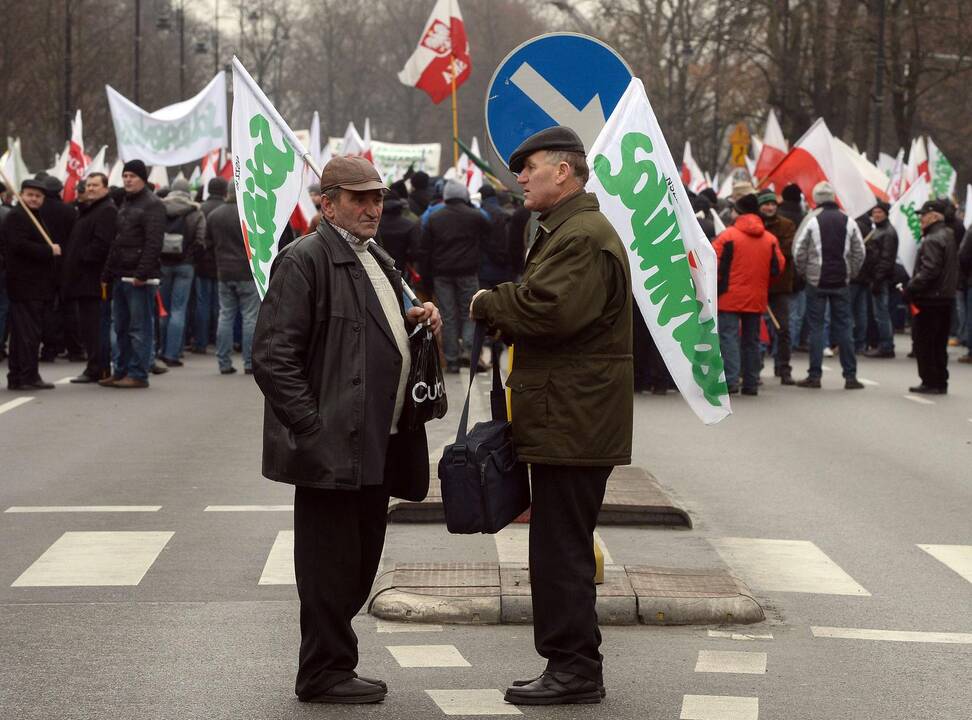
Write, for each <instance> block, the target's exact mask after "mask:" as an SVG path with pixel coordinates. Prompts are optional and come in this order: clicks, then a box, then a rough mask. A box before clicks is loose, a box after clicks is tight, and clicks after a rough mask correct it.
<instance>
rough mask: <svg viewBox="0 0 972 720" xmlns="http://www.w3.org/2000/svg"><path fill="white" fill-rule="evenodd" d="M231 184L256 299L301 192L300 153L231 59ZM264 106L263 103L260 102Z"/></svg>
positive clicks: (263, 290) (263, 289)
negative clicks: (232, 65) (254, 286)
mask: <svg viewBox="0 0 972 720" xmlns="http://www.w3.org/2000/svg"><path fill="white" fill-rule="evenodd" d="M233 63H234V72H233V123H232V126H233V182H234V183H235V185H236V206H237V209H238V210H239V213H240V224H241V225H242V226H243V237H244V239H245V240H246V246H247V253H248V255H249V257H250V269H251V270H252V272H253V280H254V281H255V282H256V286H257V290H258V291H259V293H260V298H261V299H262V298H263V297H264V296H265V295H266V294H267V285H268V283H269V282H270V266H271V265H272V264H273V260H274V258H275V257H276V256H277V248H278V242H279V240H280V235H281V234H282V233H283V231H284V229H285V228H286V227H287V223H288V221H289V219H290V215H291V213H293V211H294V207H295V206H296V205H297V200H298V199H299V197H300V193H301V192H302V190H303V179H302V178H303V171H304V167H303V166H304V162H303V160H302V158H301V156H302V155H303V152H304V149H303V148H302V147H298V148H295V147H294V143H292V142H291V141H290V140H289V139H288V138H289V137H290V136H292V135H293V133H292V132H291V131H290V129H289V128H286V127H285V126H282V124H281V122H278V120H277V118H279V115H277V114H276V113H275V112H271V111H270V107H272V106H270V105H269V100H266V96H265V95H264V94H263V92H262V91H261V90H260V88H259V87H258V86H257V85H256V83H255V82H254V81H253V78H251V77H250V76H249V74H248V73H247V72H246V71H245V70H244V69H243V66H242V65H240V64H239V61H238V60H237V59H236V58H233ZM261 98H262V100H264V101H265V102H263V101H261Z"/></svg>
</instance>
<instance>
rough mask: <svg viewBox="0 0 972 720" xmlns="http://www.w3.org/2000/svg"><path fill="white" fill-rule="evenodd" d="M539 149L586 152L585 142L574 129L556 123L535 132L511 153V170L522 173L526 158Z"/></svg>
mask: <svg viewBox="0 0 972 720" xmlns="http://www.w3.org/2000/svg"><path fill="white" fill-rule="evenodd" d="M537 150H561V151H563V152H576V153H580V154H581V155H583V154H585V152H586V151H585V150H584V143H582V142H581V139H580V138H579V137H578V136H577V133H575V132H574V131H573V130H571V129H570V128H569V127H564V126H563V125H554V126H553V127H551V128H547V129H546V130H541V131H540V132H538V133H534V134H533V135H531V136H530V137H528V138H527V139H526V140H524V141H523V142H522V143H521V144H520V147H518V148H517V149H516V150H514V151H513V154H512V155H510V172H513V173H517V174H518V173H520V172H521V171H522V170H523V165H524V163H526V159H527V158H528V157H530V156H531V155H532V154H533V153H535V152H536V151H537Z"/></svg>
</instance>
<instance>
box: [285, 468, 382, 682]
mask: <svg viewBox="0 0 972 720" xmlns="http://www.w3.org/2000/svg"><path fill="white" fill-rule="evenodd" d="M387 520H388V491H387V490H386V489H385V487H384V486H381V485H378V486H370V487H363V488H361V489H360V490H357V491H355V490H318V489H315V488H307V487H297V489H296V492H295V494H294V568H295V572H296V576H297V594H298V596H299V597H300V667H299V668H298V670H297V683H296V688H295V689H296V692H297V696H298V697H300V698H302V699H313V698H314V697H315V696H317V695H320V694H322V693H323V692H325V691H326V690H327V689H328V688H330V687H331V686H333V685H336V684H337V683H339V682H342V681H344V680H347V679H348V678H352V677H356V673H355V671H354V669H355V667H357V665H358V638H357V636H356V635H355V634H354V630H352V629H351V620H352V618H354V616H355V615H357V614H358V611H359V610H360V609H361V607H362V605H364V604H365V601H366V600H367V599H368V594H369V593H370V592H371V586H372V583H373V582H374V580H375V574H376V573H377V571H378V563H379V561H380V560H381V549H382V547H383V546H384V544H385V525H386V523H387Z"/></svg>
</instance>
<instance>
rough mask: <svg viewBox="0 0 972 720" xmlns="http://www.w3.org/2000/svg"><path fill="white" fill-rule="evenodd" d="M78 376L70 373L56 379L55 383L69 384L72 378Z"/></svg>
mask: <svg viewBox="0 0 972 720" xmlns="http://www.w3.org/2000/svg"><path fill="white" fill-rule="evenodd" d="M74 377H77V375H68V376H67V377H62V378H61V379H60V380H55V381H54V384H55V385H67V384H68V383H70V382H71V378H74Z"/></svg>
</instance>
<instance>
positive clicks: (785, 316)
mask: <svg viewBox="0 0 972 720" xmlns="http://www.w3.org/2000/svg"><path fill="white" fill-rule="evenodd" d="M791 297H792V294H791V293H776V294H775V295H770V296H769V309H770V310H772V311H773V315H774V316H775V317H776V322H778V323H779V324H780V329H779V330H776V326H775V325H773V329H774V330H775V331H776V357H775V358H774V360H775V362H774V366H775V368H776V370H777V371H778V373H777V374H780V375H782V374H786V375H789V374H790V373H791V372H792V371H793V368H791V367H790V298H791ZM772 324H773V323H772V321H770V325H772Z"/></svg>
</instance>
